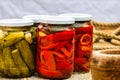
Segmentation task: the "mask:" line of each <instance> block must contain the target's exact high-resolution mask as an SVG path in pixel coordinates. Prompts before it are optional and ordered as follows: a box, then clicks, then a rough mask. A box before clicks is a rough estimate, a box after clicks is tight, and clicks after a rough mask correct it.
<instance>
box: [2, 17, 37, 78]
mask: <svg viewBox="0 0 120 80" xmlns="http://www.w3.org/2000/svg"><path fill="white" fill-rule="evenodd" d="M32 25H33V21H32V20H27V19H3V20H0V76H2V77H9V78H20V77H29V76H31V75H33V74H34V71H35V62H34V57H33V56H34V54H33V49H32V46H33V45H34V42H35V41H34V38H35V35H34V32H35V31H33V30H32ZM31 30H32V31H31Z"/></svg>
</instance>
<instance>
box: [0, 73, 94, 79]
mask: <svg viewBox="0 0 120 80" xmlns="http://www.w3.org/2000/svg"><path fill="white" fill-rule="evenodd" d="M0 80H50V79H44V78H40V77H38V76H31V77H28V78H18V79H8V78H0ZM64 80H92V78H91V73H90V72H82V73H73V74H72V76H71V77H70V78H68V79H64Z"/></svg>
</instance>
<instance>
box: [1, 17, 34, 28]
mask: <svg viewBox="0 0 120 80" xmlns="http://www.w3.org/2000/svg"><path fill="white" fill-rule="evenodd" d="M31 25H33V20H29V19H2V20H0V26H1V27H2V26H3V27H4V26H5V27H23V26H31Z"/></svg>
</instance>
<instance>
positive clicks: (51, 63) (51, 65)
mask: <svg viewBox="0 0 120 80" xmlns="http://www.w3.org/2000/svg"><path fill="white" fill-rule="evenodd" d="M44 58H45V61H46V65H47V67H48V70H52V71H55V70H56V63H55V58H54V56H53V53H52V52H51V51H44Z"/></svg>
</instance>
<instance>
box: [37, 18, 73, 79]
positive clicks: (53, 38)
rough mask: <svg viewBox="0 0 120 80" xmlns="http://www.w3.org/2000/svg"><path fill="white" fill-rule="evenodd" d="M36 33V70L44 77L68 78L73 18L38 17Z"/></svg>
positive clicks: (71, 65) (71, 51)
mask: <svg viewBox="0 0 120 80" xmlns="http://www.w3.org/2000/svg"><path fill="white" fill-rule="evenodd" d="M40 21H41V24H40V25H39V26H38V34H37V57H36V58H37V59H36V60H37V67H36V68H37V72H38V74H39V75H40V76H42V77H44V78H51V79H56V78H69V77H70V76H71V74H72V72H73V66H74V65H73V60H74V29H73V23H74V19H73V18H68V17H67V18H66V17H57V16H49V17H43V18H40Z"/></svg>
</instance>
